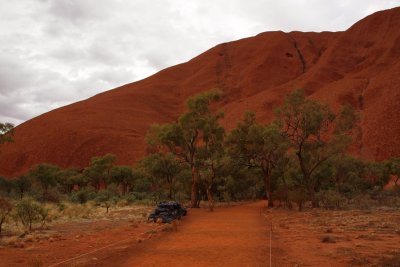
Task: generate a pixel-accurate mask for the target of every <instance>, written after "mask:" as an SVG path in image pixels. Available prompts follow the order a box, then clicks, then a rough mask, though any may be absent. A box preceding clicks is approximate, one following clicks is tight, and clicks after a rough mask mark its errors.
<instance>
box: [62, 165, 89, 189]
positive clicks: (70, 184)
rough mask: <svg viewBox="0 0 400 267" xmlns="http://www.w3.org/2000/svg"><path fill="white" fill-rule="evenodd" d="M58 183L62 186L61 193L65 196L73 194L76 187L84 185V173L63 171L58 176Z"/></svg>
mask: <svg viewBox="0 0 400 267" xmlns="http://www.w3.org/2000/svg"><path fill="white" fill-rule="evenodd" d="M57 183H58V184H59V185H60V187H61V188H60V191H62V193H64V194H71V193H72V190H73V189H74V186H76V185H77V186H82V185H83V184H84V181H83V176H82V173H81V172H80V171H79V170H78V169H74V168H71V169H63V170H60V171H59V172H58V174H57Z"/></svg>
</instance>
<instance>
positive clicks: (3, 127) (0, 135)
mask: <svg viewBox="0 0 400 267" xmlns="http://www.w3.org/2000/svg"><path fill="white" fill-rule="evenodd" d="M13 135H14V125H13V124H11V123H0V144H3V143H6V142H12V141H13Z"/></svg>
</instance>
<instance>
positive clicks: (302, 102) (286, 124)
mask: <svg viewBox="0 0 400 267" xmlns="http://www.w3.org/2000/svg"><path fill="white" fill-rule="evenodd" d="M276 115H277V118H278V120H277V122H278V125H280V126H281V128H282V131H283V132H284V133H285V135H286V136H287V138H288V140H289V142H290V146H291V149H292V151H293V152H294V153H295V155H296V157H297V160H298V163H299V166H300V170H301V173H302V182H303V183H302V185H303V186H304V188H305V190H306V192H307V194H308V195H309V197H310V198H311V200H312V204H313V206H314V207H316V206H318V201H317V199H316V198H315V193H316V191H317V190H318V184H319V181H318V179H316V177H315V176H314V175H313V174H314V173H315V171H316V170H318V168H319V167H320V166H321V165H322V163H324V162H325V161H327V160H328V159H330V158H331V157H333V156H335V155H338V154H342V153H344V152H346V150H347V148H348V146H349V144H350V143H351V137H350V135H349V133H350V131H351V130H352V128H353V127H354V123H355V122H356V121H357V114H356V113H355V111H354V110H353V109H351V108H350V107H349V106H345V107H344V108H343V110H342V111H341V112H340V113H339V114H335V113H334V112H332V110H331V109H330V108H329V106H327V105H323V104H320V103H318V102H316V101H314V100H309V99H306V98H305V97H304V93H303V91H301V90H296V91H294V92H293V93H291V94H290V95H289V96H288V97H287V98H286V100H285V102H284V104H283V106H282V107H280V108H279V109H277V110H276Z"/></svg>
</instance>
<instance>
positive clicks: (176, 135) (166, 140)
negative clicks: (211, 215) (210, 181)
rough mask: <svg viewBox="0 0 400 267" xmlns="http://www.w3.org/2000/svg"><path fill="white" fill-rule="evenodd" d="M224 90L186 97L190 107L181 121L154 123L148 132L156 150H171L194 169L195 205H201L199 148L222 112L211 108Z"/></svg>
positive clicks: (193, 194) (180, 118)
mask: <svg viewBox="0 0 400 267" xmlns="http://www.w3.org/2000/svg"><path fill="white" fill-rule="evenodd" d="M221 96H222V93H221V91H219V90H212V91H208V92H205V93H202V94H198V95H195V96H192V97H190V98H189V99H188V100H187V101H186V107H187V111H186V112H185V113H183V114H182V115H181V116H180V117H179V119H178V121H177V122H175V123H167V124H163V125H153V126H152V128H151V129H150V131H149V133H148V135H147V142H148V144H149V147H150V148H151V149H152V150H154V151H169V152H171V153H173V154H174V155H175V156H176V157H177V159H178V160H179V161H180V162H182V163H184V164H187V165H189V167H190V169H191V187H192V188H191V206H192V207H193V208H195V207H197V206H198V202H197V194H198V182H199V177H198V168H197V166H196V161H197V156H198V150H199V148H200V147H201V146H203V145H204V142H205V138H206V131H207V128H208V127H210V125H209V124H210V122H218V120H219V119H220V118H222V116H223V113H222V112H214V111H213V110H212V109H211V108H210V104H211V102H213V101H218V100H219V99H220V98H221Z"/></svg>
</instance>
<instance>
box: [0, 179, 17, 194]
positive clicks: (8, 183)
mask: <svg viewBox="0 0 400 267" xmlns="http://www.w3.org/2000/svg"><path fill="white" fill-rule="evenodd" d="M14 186H15V184H14V182H13V181H12V180H8V179H6V178H3V177H0V192H2V193H3V194H4V195H5V196H10V194H11V192H12V191H13V189H14Z"/></svg>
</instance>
